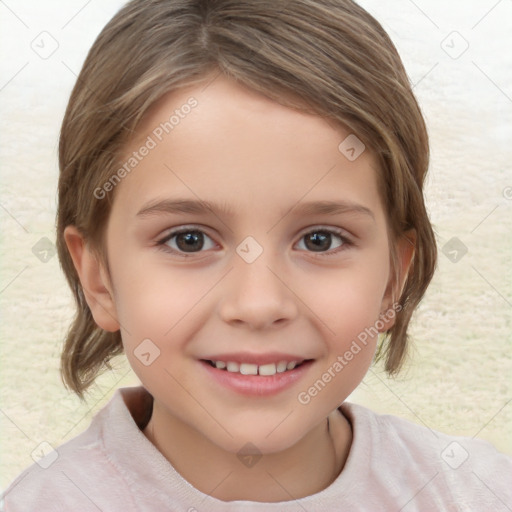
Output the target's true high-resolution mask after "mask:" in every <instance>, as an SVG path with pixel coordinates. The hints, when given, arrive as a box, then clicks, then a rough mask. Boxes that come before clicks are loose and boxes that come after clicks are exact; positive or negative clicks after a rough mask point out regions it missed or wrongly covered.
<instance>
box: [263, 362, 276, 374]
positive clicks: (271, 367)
mask: <svg viewBox="0 0 512 512" xmlns="http://www.w3.org/2000/svg"><path fill="white" fill-rule="evenodd" d="M259 371H260V375H275V373H276V365H275V364H274V363H270V364H262V365H261V366H260V368H259Z"/></svg>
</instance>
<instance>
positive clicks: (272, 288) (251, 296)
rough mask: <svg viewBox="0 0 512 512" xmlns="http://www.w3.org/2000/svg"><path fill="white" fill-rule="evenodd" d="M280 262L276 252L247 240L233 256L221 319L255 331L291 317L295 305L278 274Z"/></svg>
mask: <svg viewBox="0 0 512 512" xmlns="http://www.w3.org/2000/svg"><path fill="white" fill-rule="evenodd" d="M267 240H268V238H267ZM281 263H282V261H281V259H280V258H279V255H278V254H277V251H274V250H270V248H265V247H264V246H263V244H260V243H259V242H258V241H257V240H256V239H255V238H254V237H252V236H248V237H246V238H245V239H244V240H243V241H242V242H241V243H240V244H239V245H238V246H237V247H236V254H234V255H233V265H234V268H233V271H232V272H230V273H229V277H228V279H229V284H228V286H227V287H226V288H225V290H224V293H223V297H222V299H221V305H220V315H221V317H222V318H223V320H224V321H226V322H229V323H243V324H247V326H249V327H252V328H256V327H265V326H267V327H268V326H270V325H272V324H274V323H277V322H279V323H283V322H284V321H285V320H291V319H292V318H294V317H295V316H296V314H297V305H296V302H295V300H294V295H293V293H292V292H291V291H290V289H289V288H288V287H287V286H286V284H285V282H286V281H285V279H284V278H283V276H281V275H280V274H279V269H280V268H282V264H281Z"/></svg>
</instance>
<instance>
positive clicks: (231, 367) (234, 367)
mask: <svg viewBox="0 0 512 512" xmlns="http://www.w3.org/2000/svg"><path fill="white" fill-rule="evenodd" d="M227 369H228V372H233V373H238V372H239V371H240V365H239V364H238V363H234V362H233V361H228V365H227Z"/></svg>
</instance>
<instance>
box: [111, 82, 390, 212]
mask: <svg viewBox="0 0 512 512" xmlns="http://www.w3.org/2000/svg"><path fill="white" fill-rule="evenodd" d="M144 147H150V149H149V150H144V151H142V149H143V148H144ZM363 149H364V150H363ZM347 150H348V152H347ZM135 153H138V154H137V155H136V156H134V154H135ZM141 153H144V155H145V156H143V157H141V155H140V154H141ZM359 153H361V154H359ZM354 156H356V158H354ZM130 159H132V160H133V159H136V160H137V161H136V162H135V161H133V162H132V163H134V164H135V165H134V167H133V170H131V171H130V173H129V176H128V177H127V178H126V179H124V180H123V182H122V183H121V184H120V185H119V186H118V190H117V191H116V194H117V195H118V196H119V197H118V198H117V199H116V201H115V202H114V204H115V203H116V202H120V203H122V204H123V205H124V206H126V207H128V206H130V205H131V208H130V209H131V212H132V213H133V210H134V209H136V208H137V207H140V206H141V205H143V204H145V203H147V202H148V201H151V200H154V199H156V198H161V199H163V198H165V196H166V195H168V196H172V195H174V196H176V195H179V196H180V197H183V196H184V195H185V196H187V197H190V198H194V199H201V198H203V199H205V200H209V199H211V198H212V197H213V198H214V199H215V200H216V201H217V200H218V202H224V203H225V204H229V206H230V207H231V206H232V207H233V208H232V210H233V211H234V212H238V213H241V211H242V210H244V209H245V210H247V211H249V210H250V211H252V212H253V214H254V213H256V212H261V213H263V212H262V210H268V209H269V208H270V206H271V205H272V204H273V203H275V204H276V206H278V208H279V210H280V211H281V210H282V209H283V206H284V207H286V205H288V204H289V203H290V204H293V203H295V204H297V203H298V202H300V201H302V200H308V201H312V200H337V199H340V200H345V201H350V202H358V203H361V204H363V206H368V207H370V206H371V207H372V209H376V208H377V209H380V206H381V205H380V200H379V194H378V190H377V179H376V172H377V166H376V164H375V160H374V157H373V155H372V154H371V151H370V149H369V148H364V146H363V145H362V143H361V142H360V141H358V139H357V138H356V137H355V135H354V134H351V133H350V131H348V130H347V129H344V128H342V127H339V126H336V125H334V123H332V122H331V121H328V120H326V119H325V118H322V117H320V116H317V115H311V114H305V113H303V112H300V111H297V110H294V109H292V108H289V107H287V106H284V105H281V104H279V103H277V102H275V101H273V100H271V99H269V98H266V97H264V96H263V95H261V94H259V93H256V92H254V91H252V90H250V89H247V88H245V87H243V86H241V85H238V84H237V83H235V82H234V81H232V80H229V79H227V78H225V77H223V76H219V77H217V78H216V79H215V80H214V81H213V82H210V83H208V82H205V84H199V85H196V86H193V87H188V88H186V89H180V90H176V91H173V92H172V93H169V94H167V95H165V96H164V97H162V98H161V99H160V100H159V101H158V102H157V103H156V104H155V105H153V107H152V108H151V109H150V110H149V111H148V112H147V114H146V116H145V117H144V119H143V121H142V122H141V124H140V125H139V126H138V128H137V131H136V134H135V136H134V138H133V139H132V140H131V141H130V143H129V144H128V145H127V147H126V151H125V152H124V154H123V155H122V159H121V160H122V162H124V163H126V162H128V161H129V160H130ZM327 196H329V197H327ZM118 200H119V201H118ZM230 209H231V208H230ZM267 213H268V211H267Z"/></svg>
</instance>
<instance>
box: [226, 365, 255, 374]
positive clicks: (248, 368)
mask: <svg viewBox="0 0 512 512" xmlns="http://www.w3.org/2000/svg"><path fill="white" fill-rule="evenodd" d="M228 365H229V363H228ZM240 373H241V374H242V375H258V365H257V364H249V363H242V364H241V365H240Z"/></svg>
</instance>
